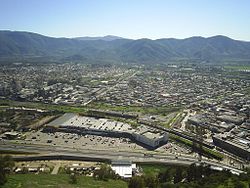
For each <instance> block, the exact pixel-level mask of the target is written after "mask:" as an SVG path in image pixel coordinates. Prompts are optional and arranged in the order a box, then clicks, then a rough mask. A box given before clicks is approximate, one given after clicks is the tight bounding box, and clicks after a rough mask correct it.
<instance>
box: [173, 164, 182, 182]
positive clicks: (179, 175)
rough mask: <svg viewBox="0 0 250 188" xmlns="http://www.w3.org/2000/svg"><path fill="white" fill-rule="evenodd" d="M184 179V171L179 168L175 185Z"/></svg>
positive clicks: (175, 176) (176, 172) (175, 177)
mask: <svg viewBox="0 0 250 188" xmlns="http://www.w3.org/2000/svg"><path fill="white" fill-rule="evenodd" d="M182 179H183V171H182V169H181V167H177V168H176V171H175V175H174V183H179V182H181V180H182Z"/></svg>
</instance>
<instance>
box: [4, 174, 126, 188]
mask: <svg viewBox="0 0 250 188" xmlns="http://www.w3.org/2000/svg"><path fill="white" fill-rule="evenodd" d="M17 187H18V188H45V187H50V188H74V187H75V188H76V187H86V188H110V187H112V188H125V187H127V183H126V182H125V181H122V180H109V181H99V180H94V179H93V178H92V177H86V176H79V177H78V180H77V183H76V184H70V183H69V175H66V174H59V175H50V174H16V175H10V176H9V178H8V182H7V183H6V184H5V185H4V186H3V187H2V188H17Z"/></svg>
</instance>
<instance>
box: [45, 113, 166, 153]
mask: <svg viewBox="0 0 250 188" xmlns="http://www.w3.org/2000/svg"><path fill="white" fill-rule="evenodd" d="M44 130H45V131H63V132H72V133H78V134H83V135H84V134H92V135H100V136H109V137H124V138H130V139H131V140H133V141H135V142H137V143H139V144H141V145H143V146H145V147H148V148H152V149H155V148H157V147H159V146H161V145H163V144H165V143H166V142H167V140H168V134H167V133H166V132H160V131H158V130H156V129H155V128H151V127H148V126H145V125H141V126H139V127H136V128H133V127H132V126H131V125H129V124H127V123H123V122H118V121H114V120H110V119H106V118H95V117H88V116H80V115H78V114H73V113H66V114H64V115H63V116H61V117H59V118H57V119H55V120H54V121H52V122H50V123H49V124H47V125H46V127H45V128H44Z"/></svg>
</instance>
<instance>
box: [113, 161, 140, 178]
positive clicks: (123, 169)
mask: <svg viewBox="0 0 250 188" xmlns="http://www.w3.org/2000/svg"><path fill="white" fill-rule="evenodd" d="M111 169H112V170H113V171H115V173H116V174H118V175H119V176H121V177H123V178H131V177H132V175H133V170H135V169H136V164H133V163H131V162H130V161H112V162H111Z"/></svg>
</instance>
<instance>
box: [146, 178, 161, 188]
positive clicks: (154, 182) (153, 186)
mask: <svg viewBox="0 0 250 188" xmlns="http://www.w3.org/2000/svg"><path fill="white" fill-rule="evenodd" d="M143 178H144V182H145V184H146V186H147V187H148V188H157V187H158V184H159V180H158V178H156V177H155V176H153V175H146V176H144V177H143Z"/></svg>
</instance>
